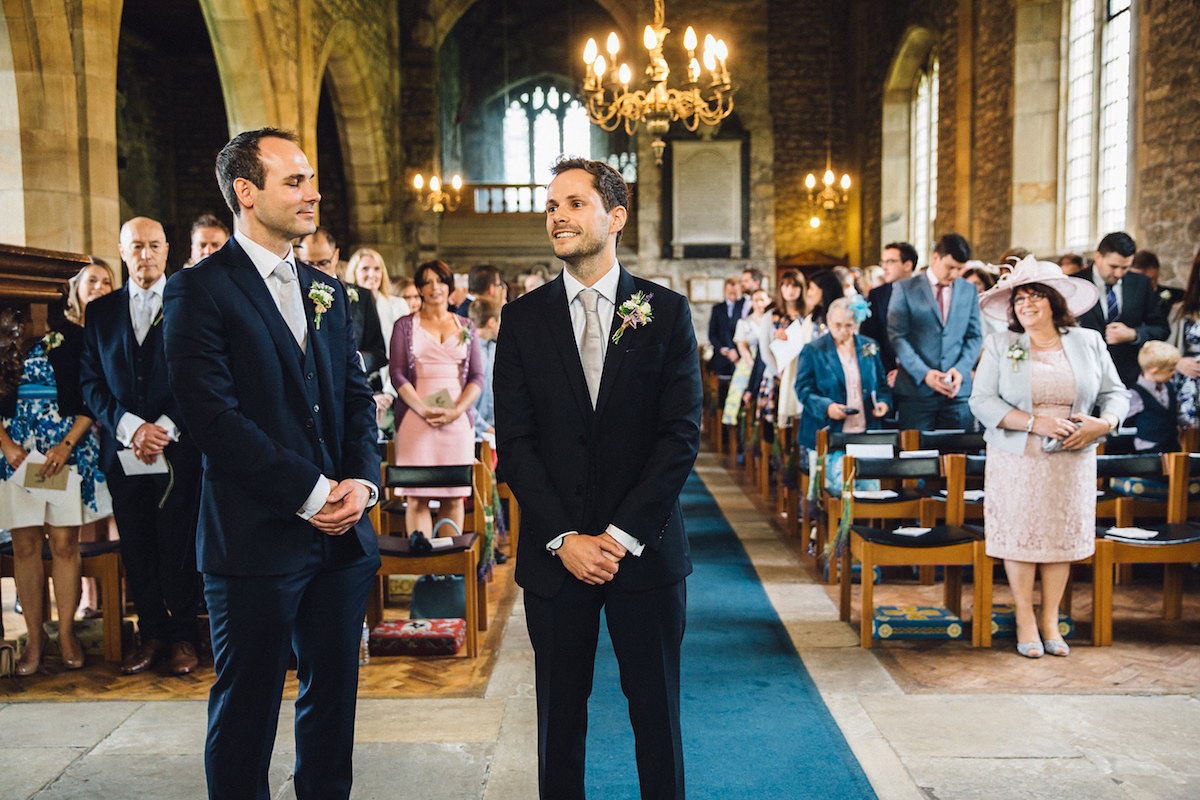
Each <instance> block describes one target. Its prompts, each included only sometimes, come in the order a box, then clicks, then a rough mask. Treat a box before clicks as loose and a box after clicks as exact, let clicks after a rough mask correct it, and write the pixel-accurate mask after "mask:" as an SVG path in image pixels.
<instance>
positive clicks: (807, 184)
mask: <svg viewBox="0 0 1200 800" xmlns="http://www.w3.org/2000/svg"><path fill="white" fill-rule="evenodd" d="M816 185H817V178H816V176H815V175H813V174H812V173H811V172H810V173H808V174H807V175H805V176H804V188H806V189H812V188H813V187H815V186H816Z"/></svg>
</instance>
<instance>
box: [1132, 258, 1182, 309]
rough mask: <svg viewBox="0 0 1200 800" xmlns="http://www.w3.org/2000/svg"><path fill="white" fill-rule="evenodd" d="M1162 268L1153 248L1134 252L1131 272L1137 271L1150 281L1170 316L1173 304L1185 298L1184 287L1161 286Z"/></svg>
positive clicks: (1159, 300)
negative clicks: (1159, 281) (1159, 280)
mask: <svg viewBox="0 0 1200 800" xmlns="http://www.w3.org/2000/svg"><path fill="white" fill-rule="evenodd" d="M1161 270H1162V266H1161V265H1160V264H1159V263H1158V256H1157V255H1156V254H1155V253H1154V252H1153V251H1151V250H1138V251H1137V252H1136V253H1134V254H1133V263H1132V264H1130V265H1129V271H1130V272H1136V273H1137V274H1139V275H1141V276H1143V277H1145V278H1146V280H1148V281H1150V285H1151V286H1153V287H1154V291H1155V292H1156V293H1157V294H1158V302H1159V304H1160V305H1162V310H1163V315H1164V316H1166V317H1170V315H1171V306H1173V305H1175V304H1176V303H1178V302H1179V301H1180V300H1182V299H1183V289H1178V288H1176V287H1174V286H1160V285H1159V283H1158V276H1159V272H1161Z"/></svg>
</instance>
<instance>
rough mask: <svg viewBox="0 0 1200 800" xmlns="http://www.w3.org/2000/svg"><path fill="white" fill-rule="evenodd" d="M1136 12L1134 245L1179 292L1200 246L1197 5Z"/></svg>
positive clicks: (1158, 3)
mask: <svg viewBox="0 0 1200 800" xmlns="http://www.w3.org/2000/svg"><path fill="white" fill-rule="evenodd" d="M1139 6H1140V7H1141V8H1142V9H1143V12H1142V15H1141V17H1140V20H1139V24H1140V29H1141V30H1140V36H1139V39H1138V47H1139V49H1140V51H1141V54H1142V58H1141V59H1140V62H1141V65H1142V68H1141V71H1140V74H1139V79H1140V81H1141V86H1140V91H1139V92H1138V94H1139V95H1140V98H1141V101H1140V103H1139V104H1138V106H1137V107H1136V111H1135V113H1136V114H1137V130H1138V137H1139V139H1140V145H1141V148H1140V152H1139V156H1138V159H1137V163H1136V167H1135V170H1134V173H1133V174H1134V176H1135V177H1134V186H1135V192H1136V198H1137V202H1136V208H1137V213H1136V218H1135V222H1136V228H1135V233H1136V236H1137V240H1138V245H1139V246H1141V247H1144V248H1146V249H1149V250H1153V251H1155V252H1156V253H1157V254H1158V257H1159V261H1160V262H1161V263H1162V279H1163V280H1164V281H1168V282H1170V283H1172V284H1174V285H1179V286H1182V285H1184V283H1185V282H1186V280H1187V275H1188V272H1189V270H1190V269H1191V265H1192V260H1193V259H1194V258H1195V256H1196V251H1197V248H1198V247H1200V94H1197V92H1196V86H1197V85H1198V84H1200V61H1197V58H1196V42H1197V41H1200V3H1198V2H1196V0H1184V1H1183V2H1167V0H1146V2H1143V3H1139V4H1137V6H1135V8H1136V7H1139Z"/></svg>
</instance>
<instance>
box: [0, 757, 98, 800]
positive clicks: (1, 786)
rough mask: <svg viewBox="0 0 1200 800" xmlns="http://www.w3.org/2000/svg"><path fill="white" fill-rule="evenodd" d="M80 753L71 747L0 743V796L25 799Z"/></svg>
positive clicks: (60, 772) (4, 798) (2, 798)
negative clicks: (26, 746) (3, 745)
mask: <svg viewBox="0 0 1200 800" xmlns="http://www.w3.org/2000/svg"><path fill="white" fill-rule="evenodd" d="M83 753H84V750H83V748H74V747H38V748H20V749H18V748H14V747H0V776H2V777H0V800H25V798H27V797H29V796H31V795H32V794H33V793H34V792H36V791H38V790H39V789H41V788H42V787H43V786H46V785H47V784H49V783H51V782H53V781H54V780H55V779H56V778H57V777H58V776H59V775H60V774H62V771H63V770H65V769H66V768H67V767H68V766H70V764H71V762H72V761H74V760H75V759H77V758H79V757H80V756H81V755H83Z"/></svg>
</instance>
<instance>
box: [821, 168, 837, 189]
mask: <svg viewBox="0 0 1200 800" xmlns="http://www.w3.org/2000/svg"><path fill="white" fill-rule="evenodd" d="M821 180H822V181H824V183H825V185H826V186H832V185H833V180H834V178H833V170H831V169H827V170H825V177H823V178H821Z"/></svg>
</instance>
